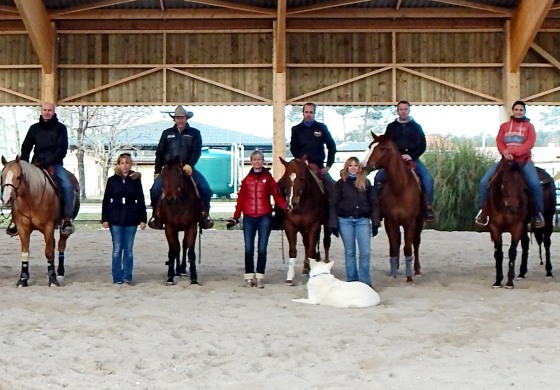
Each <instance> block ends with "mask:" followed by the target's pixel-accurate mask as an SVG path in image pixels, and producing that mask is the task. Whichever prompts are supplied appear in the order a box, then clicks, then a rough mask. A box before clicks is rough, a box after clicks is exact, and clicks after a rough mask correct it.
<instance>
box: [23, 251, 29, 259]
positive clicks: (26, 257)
mask: <svg viewBox="0 0 560 390" xmlns="http://www.w3.org/2000/svg"><path fill="white" fill-rule="evenodd" d="M21 261H29V252H21Z"/></svg>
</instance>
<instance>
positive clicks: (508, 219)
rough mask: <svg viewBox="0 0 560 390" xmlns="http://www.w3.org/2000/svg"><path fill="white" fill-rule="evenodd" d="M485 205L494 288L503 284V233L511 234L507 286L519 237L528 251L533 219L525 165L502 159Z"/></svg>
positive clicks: (513, 274)
mask: <svg viewBox="0 0 560 390" xmlns="http://www.w3.org/2000/svg"><path fill="white" fill-rule="evenodd" d="M484 208H485V210H486V213H487V215H488V220H489V222H488V230H489V231H490V238H491V239H492V241H493V242H494V259H495V261H496V281H495V282H494V285H493V286H494V287H495V288H499V287H503V286H502V280H503V279H504V274H503V270H502V263H503V259H504V253H503V250H502V244H503V242H502V233H504V232H506V231H507V232H509V234H510V235H511V243H510V246H509V250H508V258H509V262H508V274H507V282H506V288H513V279H514V277H515V260H516V258H517V246H518V244H519V241H521V240H523V242H522V246H523V247H524V251H525V250H527V251H528V243H529V241H528V238H527V226H528V224H529V222H530V220H531V204H530V200H529V192H528V187H527V183H526V182H525V177H524V175H523V167H522V166H521V165H520V164H519V163H517V162H515V161H510V160H506V159H502V160H501V161H500V163H499V164H498V167H497V168H496V173H495V174H494V175H493V176H492V178H491V179H490V184H489V185H488V197H487V199H486V204H485V205H484Z"/></svg>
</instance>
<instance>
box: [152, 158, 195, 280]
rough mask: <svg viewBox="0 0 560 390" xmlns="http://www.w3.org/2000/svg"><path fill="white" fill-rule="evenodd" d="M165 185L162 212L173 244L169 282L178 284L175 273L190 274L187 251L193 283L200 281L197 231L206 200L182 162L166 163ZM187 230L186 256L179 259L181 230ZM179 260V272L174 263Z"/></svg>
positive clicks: (168, 272) (169, 262)
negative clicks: (196, 248) (197, 264)
mask: <svg viewBox="0 0 560 390" xmlns="http://www.w3.org/2000/svg"><path fill="white" fill-rule="evenodd" d="M161 179H162V180H161V181H162V185H163V189H162V192H161V198H160V200H159V215H160V218H161V222H162V223H163V224H164V225H165V237H166V238H167V244H168V246H169V252H168V261H167V263H166V264H167V265H168V270H167V285H173V284H175V280H174V276H175V275H186V274H187V266H186V258H185V252H187V253H188V258H189V272H190V278H191V284H198V276H197V273H196V253H195V244H196V233H197V224H198V221H200V216H201V214H202V204H201V203H200V199H199V197H198V194H197V190H196V187H195V184H194V180H193V179H192V177H190V176H186V175H185V174H184V173H183V169H182V166H181V164H169V165H164V167H163V169H162V170H161ZM180 231H184V232H185V235H184V237H183V259H182V262H181V263H179V255H180V252H181V243H180V242H179V232H180ZM175 261H177V272H174V270H173V266H174V264H175Z"/></svg>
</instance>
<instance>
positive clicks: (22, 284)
mask: <svg viewBox="0 0 560 390" xmlns="http://www.w3.org/2000/svg"><path fill="white" fill-rule="evenodd" d="M28 286H29V285H28V284H27V279H20V280H18V282H17V285H16V287H28Z"/></svg>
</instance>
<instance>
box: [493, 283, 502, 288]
mask: <svg viewBox="0 0 560 390" xmlns="http://www.w3.org/2000/svg"><path fill="white" fill-rule="evenodd" d="M502 287H503V286H502V284H501V283H494V284H493V285H492V288H502Z"/></svg>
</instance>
